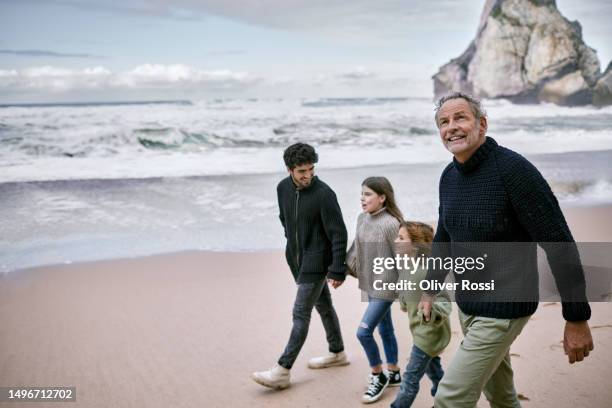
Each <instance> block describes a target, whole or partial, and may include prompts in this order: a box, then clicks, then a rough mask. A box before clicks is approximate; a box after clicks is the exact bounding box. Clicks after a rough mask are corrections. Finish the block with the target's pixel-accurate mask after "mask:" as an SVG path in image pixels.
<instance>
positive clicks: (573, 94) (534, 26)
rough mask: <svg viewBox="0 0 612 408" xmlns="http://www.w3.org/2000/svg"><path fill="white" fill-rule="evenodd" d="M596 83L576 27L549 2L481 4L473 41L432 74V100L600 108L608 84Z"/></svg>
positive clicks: (593, 57) (590, 52) (493, 0)
mask: <svg viewBox="0 0 612 408" xmlns="http://www.w3.org/2000/svg"><path fill="white" fill-rule="evenodd" d="M607 72H608V74H609V69H608V70H607ZM608 77H609V75H608ZM602 79H603V77H602V75H601V69H600V65H599V59H598V58H597V54H596V52H595V50H594V49H592V48H590V47H589V46H587V45H586V44H585V43H584V41H583V40H582V28H581V26H580V24H579V23H578V22H577V21H575V22H570V21H569V20H567V19H566V18H565V17H563V16H562V15H561V13H560V12H559V10H558V9H557V6H556V3H555V0H487V2H486V3H485V6H484V10H483V12H482V16H481V18H480V24H479V26H478V31H477V34H476V38H475V39H474V40H473V41H472V42H471V43H470V45H469V46H468V48H467V49H466V50H465V51H464V53H463V54H462V55H461V56H459V57H458V58H455V59H453V60H451V61H450V62H448V63H447V64H445V65H444V66H442V67H441V68H440V70H439V71H438V73H437V74H435V75H434V76H433V80H434V94H435V97H436V98H437V97H439V96H441V95H443V94H445V93H447V92H450V91H454V90H460V91H464V92H468V93H471V94H473V95H474V96H477V97H481V98H507V99H510V100H513V101H515V102H527V103H536V102H540V101H546V102H553V103H556V104H559V105H584V104H590V103H593V102H594V101H598V103H599V104H603V103H602V102H601V101H604V100H609V95H610V93H609V91H610V86H609V85H610V83H609V79H608V82H605V81H604V83H602V81H601V80H602ZM606 84H607V85H606ZM606 86H607V87H606ZM599 88H601V89H599ZM606 89H607V91H606ZM605 92H608V93H607V94H606V93H605ZM605 95H608V96H605ZM608 103H609V102H608Z"/></svg>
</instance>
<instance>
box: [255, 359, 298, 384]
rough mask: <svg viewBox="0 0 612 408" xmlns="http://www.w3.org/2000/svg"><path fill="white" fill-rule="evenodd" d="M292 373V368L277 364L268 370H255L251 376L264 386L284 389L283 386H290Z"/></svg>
mask: <svg viewBox="0 0 612 408" xmlns="http://www.w3.org/2000/svg"><path fill="white" fill-rule="evenodd" d="M290 373H291V370H288V369H286V368H285V367H281V366H279V365H278V364H276V365H275V366H274V367H272V368H271V369H269V370H267V371H257V372H254V373H253V375H252V376H251V378H252V379H253V381H255V382H256V383H257V384H261V385H263V386H264V387H270V388H274V389H277V390H282V389H283V388H287V387H288V386H289V376H290Z"/></svg>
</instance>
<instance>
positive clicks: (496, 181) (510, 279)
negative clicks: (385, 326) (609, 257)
mask: <svg viewBox="0 0 612 408" xmlns="http://www.w3.org/2000/svg"><path fill="white" fill-rule="evenodd" d="M475 242H483V243H484V242H487V243H490V242H496V243H532V244H527V245H528V247H527V249H526V250H521V252H520V254H521V256H519V257H517V256H514V257H513V258H512V259H510V258H508V257H507V258H506V259H503V260H500V259H499V258H498V259H497V262H495V260H492V259H491V261H492V264H490V265H489V266H488V267H487V268H486V269H484V270H481V271H478V272H474V273H472V275H468V274H465V273H464V274H461V275H458V274H456V273H455V280H456V281H459V280H461V279H465V278H466V276H471V277H472V278H474V277H475V276H477V280H478V281H481V282H487V281H490V280H491V279H493V280H495V281H496V291H497V294H499V293H501V292H500V291H502V292H503V290H504V289H505V288H520V287H522V288H523V290H522V292H520V293H518V292H517V298H518V299H519V300H518V301H511V300H509V299H508V297H507V296H506V297H504V298H503V299H504V300H503V301H495V300H494V299H495V296H494V295H495V293H494V292H491V293H490V294H489V295H483V296H482V297H480V298H477V299H478V300H475V299H476V298H475V297H474V296H473V293H468V291H462V290H461V287H459V288H458V290H457V292H456V300H457V304H458V306H459V308H460V309H461V310H462V311H463V312H464V313H466V314H471V315H476V316H484V317H495V318H502V319H512V318H518V317H523V316H529V315H531V314H533V313H534V312H535V310H536V308H537V307H538V294H537V292H538V275H537V254H536V250H537V248H536V244H535V243H538V244H539V245H540V246H541V247H542V248H543V249H544V250H545V251H546V254H547V258H548V261H549V264H550V267H551V271H552V273H553V275H554V277H555V281H556V283H557V287H558V290H559V293H560V294H561V298H562V300H563V302H562V305H563V317H564V318H565V319H566V320H568V321H581V320H588V319H589V318H590V316H591V309H590V307H589V304H588V303H587V302H586V295H585V281H584V274H583V270H582V266H581V264H580V257H579V254H578V251H577V249H576V246H575V244H573V242H574V240H573V237H572V234H571V232H570V230H569V228H568V226H567V223H566V222H565V218H564V216H563V213H562V212H561V209H560V208H559V204H558V202H557V199H556V198H555V196H554V194H553V192H552V190H551V189H550V187H549V185H548V183H547V182H546V180H544V178H543V177H542V175H541V174H540V172H539V171H538V170H537V169H536V168H535V167H534V166H533V165H532V164H531V163H530V162H529V161H528V160H527V159H525V158H524V157H523V156H521V155H519V154H518V153H516V152H513V151H512V150H509V149H506V148H504V147H502V146H499V145H498V144H497V143H496V142H495V140H494V139H492V138H491V137H487V138H486V141H485V143H484V144H482V145H481V146H480V147H479V148H478V150H477V151H476V152H475V153H474V154H473V155H472V156H471V157H470V158H469V159H468V160H467V161H466V162H465V163H459V162H458V161H457V160H455V159H453V162H452V163H450V164H449V165H448V166H447V167H446V169H445V170H444V172H443V173H442V176H441V178H440V207H439V219H438V227H437V230H436V235H435V237H434V247H433V248H432V256H442V257H444V256H445V255H448V253H447V252H448V251H449V249H448V248H449V247H450V248H451V249H450V252H452V251H453V248H454V247H455V245H456V244H452V243H475ZM443 243H451V244H450V245H445V244H443ZM556 243H569V244H567V245H566V246H565V247H564V249H563V253H562V254H561V253H559V251H560V249H559V248H560V247H559V246H558V244H556ZM506 245H507V246H510V245H513V244H506ZM568 248H569V249H568ZM509 252H511V251H509ZM502 255H503V254H502ZM506 255H508V254H506ZM454 256H456V254H454ZM508 256H509V255H508ZM517 258H518V259H517ZM511 264H512V265H511ZM517 271H519V273H517ZM455 272H456V271H455ZM447 273H448V270H445V269H435V268H433V269H430V270H429V271H428V275H427V279H428V280H436V281H439V282H441V281H443V280H444V278H445V277H446V274H447ZM475 274H478V275H475ZM428 292H429V293H432V294H433V293H435V292H436V291H435V290H432V291H428ZM525 292H531V295H532V296H529V297H528V298H521V296H523V294H524V293H525Z"/></svg>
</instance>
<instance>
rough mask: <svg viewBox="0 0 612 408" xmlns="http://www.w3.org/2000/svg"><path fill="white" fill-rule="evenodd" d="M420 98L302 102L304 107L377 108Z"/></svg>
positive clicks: (339, 99) (332, 99) (330, 99)
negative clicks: (376, 106) (377, 106)
mask: <svg viewBox="0 0 612 408" xmlns="http://www.w3.org/2000/svg"><path fill="white" fill-rule="evenodd" d="M410 99H418V98H321V99H314V100H304V101H302V106H303V107H308V108H326V107H337V106H375V105H387V104H389V103H398V102H405V101H407V100H410Z"/></svg>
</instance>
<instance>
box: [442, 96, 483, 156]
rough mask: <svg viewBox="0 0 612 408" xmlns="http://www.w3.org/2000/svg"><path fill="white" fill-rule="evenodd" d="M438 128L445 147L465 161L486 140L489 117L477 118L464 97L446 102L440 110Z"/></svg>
mask: <svg viewBox="0 0 612 408" xmlns="http://www.w3.org/2000/svg"><path fill="white" fill-rule="evenodd" d="M437 124H438V129H439V130H440V138H441V139H442V143H443V144H444V147H446V149H447V150H448V151H449V152H451V153H452V154H453V155H454V156H455V158H456V159H457V161H459V162H460V163H464V162H465V161H466V160H467V159H469V158H470V156H471V155H472V154H473V153H474V152H475V151H476V150H477V149H478V147H479V146H480V145H481V144H483V143H484V141H485V133H486V132H487V118H486V117H481V118H480V120H479V121H477V120H476V117H475V116H474V113H473V112H472V109H470V105H469V103H468V102H467V101H466V100H465V99H462V98H457V99H451V100H449V101H446V102H444V104H443V105H442V107H441V108H440V110H439V111H438V123H437Z"/></svg>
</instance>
